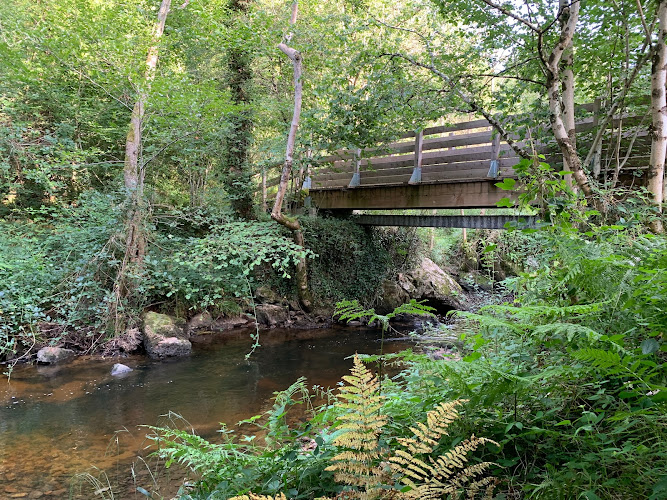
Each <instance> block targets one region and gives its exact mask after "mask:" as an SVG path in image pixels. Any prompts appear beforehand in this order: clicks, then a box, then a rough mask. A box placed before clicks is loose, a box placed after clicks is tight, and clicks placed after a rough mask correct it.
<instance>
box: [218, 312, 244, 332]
mask: <svg viewBox="0 0 667 500" xmlns="http://www.w3.org/2000/svg"><path fill="white" fill-rule="evenodd" d="M253 323H254V319H252V318H251V317H249V316H246V315H245V314H244V315H241V316H232V317H229V318H227V317H224V318H218V319H216V320H215V321H214V322H213V324H212V325H211V330H213V331H215V332H224V331H226V330H233V329H234V328H242V327H248V326H252V324H253Z"/></svg>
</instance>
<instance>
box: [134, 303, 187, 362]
mask: <svg viewBox="0 0 667 500" xmlns="http://www.w3.org/2000/svg"><path fill="white" fill-rule="evenodd" d="M144 347H145V348H146V353H147V354H148V355H149V356H150V357H151V358H154V359H156V358H167V357H178V356H188V355H189V354H190V352H191V351H192V344H191V343H190V341H189V340H188V339H187V337H186V335H185V333H184V332H183V328H182V327H181V326H180V325H179V324H178V321H177V320H176V319H175V318H172V317H170V316H167V315H166V314H159V313H156V312H152V311H151V312H147V313H146V314H144Z"/></svg>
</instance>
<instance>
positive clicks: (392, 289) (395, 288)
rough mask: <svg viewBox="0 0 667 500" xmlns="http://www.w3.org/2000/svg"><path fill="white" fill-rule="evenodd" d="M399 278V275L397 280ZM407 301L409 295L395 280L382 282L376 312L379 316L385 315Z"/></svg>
mask: <svg viewBox="0 0 667 500" xmlns="http://www.w3.org/2000/svg"><path fill="white" fill-rule="evenodd" d="M400 277H401V275H399V279H400ZM409 301H410V295H409V294H408V292H406V291H405V290H404V289H403V287H402V286H401V285H399V283H397V282H396V280H384V282H383V283H382V289H381V292H380V302H379V303H378V306H377V310H378V312H379V313H380V314H387V313H389V312H391V311H393V310H394V309H396V308H397V307H398V306H400V305H402V304H405V303H406V302H409Z"/></svg>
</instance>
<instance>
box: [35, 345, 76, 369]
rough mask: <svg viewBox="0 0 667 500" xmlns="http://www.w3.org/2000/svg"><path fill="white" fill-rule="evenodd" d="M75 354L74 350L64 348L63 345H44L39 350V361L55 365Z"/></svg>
mask: <svg viewBox="0 0 667 500" xmlns="http://www.w3.org/2000/svg"><path fill="white" fill-rule="evenodd" d="M72 356H74V351H73V350H71V349H63V348H62V347H42V348H41V349H40V350H39V351H37V362H38V363H45V364H47V365H53V364H56V363H62V362H63V361H66V360H67V359H69V358H71V357H72Z"/></svg>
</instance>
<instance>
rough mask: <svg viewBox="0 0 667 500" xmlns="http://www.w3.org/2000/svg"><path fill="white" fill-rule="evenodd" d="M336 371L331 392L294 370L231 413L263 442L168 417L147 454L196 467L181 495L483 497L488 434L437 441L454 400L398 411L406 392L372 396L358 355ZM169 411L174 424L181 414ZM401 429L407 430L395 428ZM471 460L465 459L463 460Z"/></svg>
mask: <svg viewBox="0 0 667 500" xmlns="http://www.w3.org/2000/svg"><path fill="white" fill-rule="evenodd" d="M402 357H403V358H404V359H409V357H410V356H408V355H402ZM343 380H344V381H345V382H346V384H345V385H343V386H342V387H341V389H340V394H339V395H337V396H334V395H333V394H332V393H331V392H330V391H328V392H325V393H322V392H321V391H319V394H318V391H317V390H315V391H314V393H312V394H311V393H310V392H309V391H308V389H307V387H306V384H305V380H303V379H300V380H298V381H296V382H295V383H294V384H292V385H291V386H290V387H289V388H288V389H286V390H285V391H282V392H279V393H276V397H275V399H274V404H273V407H272V408H271V409H270V410H268V411H267V412H266V413H265V415H263V416H260V415H258V416H255V417H252V418H250V419H248V420H244V421H242V422H240V424H252V425H258V426H259V428H260V429H261V431H263V434H264V433H265V435H266V438H264V439H263V441H264V442H263V443H261V441H262V440H260V439H259V438H258V437H256V436H254V435H253V436H245V435H244V436H242V437H241V438H240V439H239V438H236V439H234V436H233V432H232V431H230V430H228V429H227V428H226V427H223V429H222V431H221V432H222V436H223V440H222V441H223V442H222V443H219V444H214V443H210V442H208V441H206V440H204V439H202V438H200V437H198V436H196V435H195V434H194V433H192V432H191V431H189V430H180V429H178V428H177V427H176V428H175V427H174V426H173V425H172V426H170V427H151V430H152V431H154V434H153V435H152V436H151V439H152V440H154V441H155V447H156V451H155V452H154V454H155V455H157V456H159V457H160V458H164V459H166V465H167V467H169V466H171V465H172V464H173V463H175V462H178V463H181V464H183V465H186V466H187V467H188V468H190V469H191V470H192V471H193V472H195V473H197V475H198V477H199V480H198V482H197V484H196V486H195V487H194V488H190V491H189V492H188V493H185V492H182V494H181V496H180V497H179V498H182V499H203V498H211V499H213V498H233V497H235V495H244V494H247V495H249V496H250V498H261V496H259V495H280V494H287V495H289V497H290V498H297V499H301V498H314V497H316V498H322V499H324V498H332V497H331V495H336V494H338V496H339V497H343V498H362V499H364V498H365V499H381V498H387V499H392V498H394V499H399V498H405V499H409V498H441V497H442V496H443V495H445V494H447V495H448V496H447V498H452V499H453V498H459V497H460V494H461V493H462V492H466V493H467V494H468V498H475V497H476V495H477V493H478V492H480V491H485V492H486V495H487V496H485V498H491V492H492V490H493V487H494V485H495V482H496V481H495V480H494V479H493V478H491V477H482V476H483V475H484V472H485V471H487V470H488V468H489V467H490V465H492V464H490V463H487V462H480V461H478V460H477V458H475V457H473V455H472V452H474V451H475V450H476V449H478V448H479V449H481V448H482V447H483V446H484V445H485V444H486V443H491V441H489V440H487V439H483V438H476V437H474V436H472V437H471V438H470V439H466V440H462V439H460V438H456V439H455V441H454V442H453V445H452V446H450V447H448V448H447V447H445V448H442V447H441V444H443V443H442V441H444V439H443V438H444V437H446V436H448V433H449V432H450V431H451V430H452V429H453V428H454V423H455V421H457V419H458V418H459V413H458V411H457V410H456V407H457V406H461V405H462V403H463V401H455V402H452V403H445V404H440V405H438V406H437V407H436V408H435V409H434V410H431V411H429V412H427V413H426V415H423V414H421V413H420V412H419V411H415V412H413V413H411V414H410V415H409V416H406V415H402V414H401V411H398V408H400V409H401V410H405V409H406V407H409V404H408V405H406V403H407V401H406V400H405V399H404V398H403V397H401V396H399V393H398V392H395V393H391V394H390V395H389V396H384V395H381V394H380V393H379V388H380V384H379V380H378V379H377V377H376V376H375V375H374V374H373V373H372V372H371V371H370V370H369V369H368V368H366V367H365V366H364V364H363V363H362V362H361V360H360V357H359V356H355V357H354V365H353V368H352V370H351V373H350V375H348V376H345V377H343ZM315 389H317V388H315ZM316 396H317V397H318V399H319V400H320V401H321V400H322V399H323V398H325V399H326V402H325V404H322V405H320V406H317V407H315V406H313V404H312V403H313V401H314V400H315V397H316ZM296 405H304V406H305V408H303V409H302V410H305V413H306V416H308V417H309V418H308V419H307V420H306V422H305V423H303V424H299V425H297V426H296V427H291V426H290V425H289V423H288V422H290V421H294V419H293V418H287V415H288V412H289V411H290V410H291V411H294V409H295V408H294V407H295V406H296ZM397 407H398V408H397ZM303 413H304V411H302V414H303ZM422 417H425V421H426V423H421V422H420V421H418V423H417V424H416V427H415V420H418V419H421V418H422ZM170 420H171V421H172V422H173V423H177V421H180V418H173V416H171V418H170ZM390 421H393V423H392V424H391V425H389V423H390ZM409 433H412V434H413V437H412V438H403V437H402V436H403V435H406V434H409ZM310 436H312V437H310ZM396 443H397V444H396ZM389 444H391V447H389ZM445 446H446V445H445ZM442 450H444V452H442V453H441V454H440V455H439V456H437V457H431V455H435V453H436V452H439V451H442ZM427 457H429V458H427ZM426 460H428V463H427V462H426ZM470 460H472V461H474V463H471V464H470V465H466V464H467V463H468V462H469V461H470ZM337 483H338V484H337ZM250 491H252V492H253V493H249V492H250ZM281 492H282V493H281Z"/></svg>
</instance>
